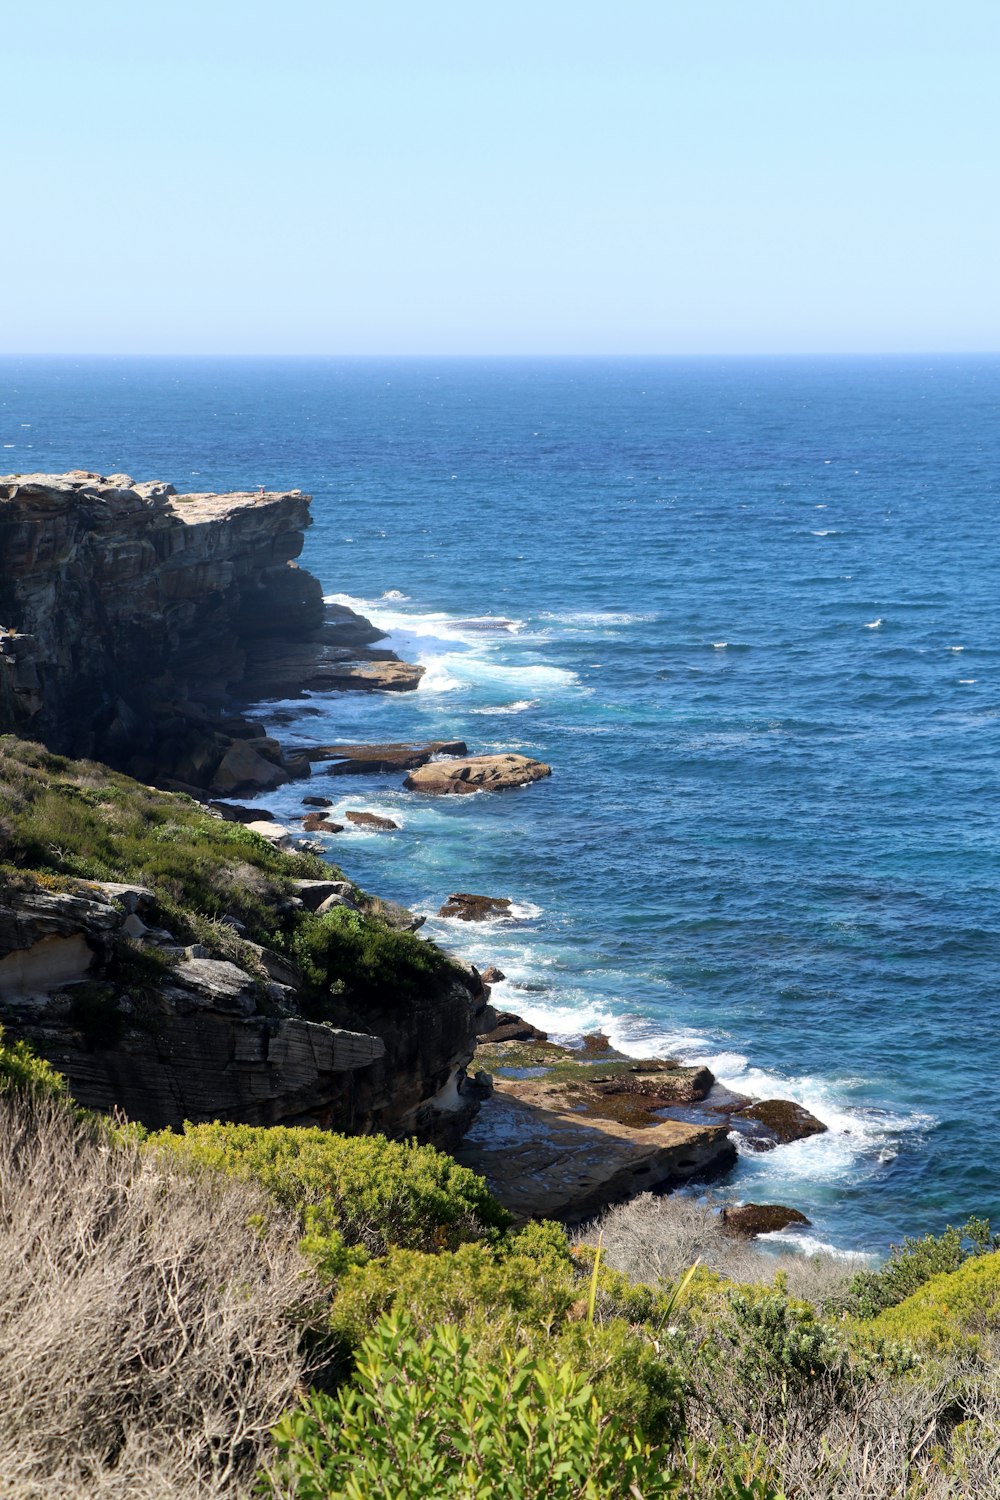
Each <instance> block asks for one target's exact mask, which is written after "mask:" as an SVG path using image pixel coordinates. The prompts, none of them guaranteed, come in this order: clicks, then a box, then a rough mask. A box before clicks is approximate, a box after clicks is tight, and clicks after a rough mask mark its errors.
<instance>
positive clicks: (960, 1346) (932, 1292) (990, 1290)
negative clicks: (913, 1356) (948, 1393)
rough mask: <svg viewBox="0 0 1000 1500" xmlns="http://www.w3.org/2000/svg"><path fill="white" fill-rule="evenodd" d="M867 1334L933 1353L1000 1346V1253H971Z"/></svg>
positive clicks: (985, 1351)
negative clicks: (953, 1268) (894, 1340)
mask: <svg viewBox="0 0 1000 1500" xmlns="http://www.w3.org/2000/svg"><path fill="white" fill-rule="evenodd" d="M865 1331H866V1332H872V1333H874V1334H876V1335H879V1336H882V1337H885V1338H889V1339H897V1340H899V1341H900V1342H901V1343H904V1344H907V1345H910V1346H911V1347H912V1348H914V1349H916V1350H919V1351H922V1352H927V1353H932V1354H941V1353H944V1352H951V1353H956V1354H957V1353H961V1352H963V1351H964V1352H967V1353H969V1354H977V1353H978V1354H982V1355H984V1356H986V1357H989V1356H990V1354H991V1352H992V1351H993V1349H994V1348H997V1347H998V1345H1000V1253H996V1252H994V1253H992V1254H979V1255H970V1256H967V1257H966V1259H965V1261H964V1262H963V1263H962V1264H961V1265H960V1266H959V1267H958V1269H957V1270H955V1271H944V1272H941V1273H940V1274H939V1275H937V1276H932V1277H931V1278H930V1280H929V1281H926V1282H924V1284H923V1286H921V1287H920V1288H919V1289H918V1290H917V1291H915V1292H912V1293H911V1294H910V1296H909V1297H905V1298H904V1299H903V1301H902V1302H897V1303H896V1304H895V1305H894V1306H892V1307H887V1308H885V1309H884V1311H882V1312H881V1313H879V1315H878V1317H877V1318H875V1319H873V1320H872V1322H871V1323H869V1324H866V1325H865Z"/></svg>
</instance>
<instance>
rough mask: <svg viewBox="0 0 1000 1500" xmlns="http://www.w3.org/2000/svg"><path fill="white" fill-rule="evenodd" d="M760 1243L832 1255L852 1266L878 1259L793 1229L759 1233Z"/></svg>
mask: <svg viewBox="0 0 1000 1500" xmlns="http://www.w3.org/2000/svg"><path fill="white" fill-rule="evenodd" d="M757 1242H758V1244H764V1245H773V1246H774V1248H775V1249H776V1250H782V1251H787V1252H789V1253H791V1254H793V1255H803V1256H812V1255H830V1256H832V1257H833V1258H834V1259H835V1260H841V1261H844V1262H845V1263H846V1264H847V1265H851V1266H859V1267H860V1266H866V1265H870V1264H871V1263H872V1262H873V1261H874V1260H876V1259H877V1257H876V1256H874V1255H865V1254H864V1253H863V1252H862V1251H860V1250H841V1249H839V1248H838V1247H837V1246H836V1245H831V1244H829V1242H828V1241H826V1240H818V1239H817V1238H816V1237H815V1235H812V1234H803V1233H802V1232H801V1231H799V1232H798V1233H796V1232H795V1231H793V1230H788V1229H781V1230H772V1231H771V1233H769V1234H759V1235H758V1236H757Z"/></svg>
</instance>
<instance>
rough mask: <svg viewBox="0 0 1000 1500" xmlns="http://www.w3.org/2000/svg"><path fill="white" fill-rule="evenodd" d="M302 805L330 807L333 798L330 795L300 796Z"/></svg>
mask: <svg viewBox="0 0 1000 1500" xmlns="http://www.w3.org/2000/svg"><path fill="white" fill-rule="evenodd" d="M302 806H303V807H332V806H333V798H332V797H303V798H302Z"/></svg>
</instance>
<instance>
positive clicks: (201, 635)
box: [0, 471, 420, 795]
mask: <svg viewBox="0 0 1000 1500" xmlns="http://www.w3.org/2000/svg"><path fill="white" fill-rule="evenodd" d="M310 524H311V518H310V514H309V496H308V495H303V494H301V493H300V492H299V491H298V490H288V491H281V492H274V493H264V492H260V493H255V494H254V493H243V492H239V493H234V494H227V495H211V494H187V495H180V494H177V493H176V491H175V490H174V488H173V486H172V485H170V484H164V483H160V482H152V483H144V484H136V483H134V482H133V480H132V479H130V478H129V477H128V476H127V475H123V474H113V475H110V476H108V477H104V476H101V475H97V474H91V473H86V472H83V471H77V472H73V473H69V474H59V475H46V474H30V475H11V476H8V477H6V478H3V479H0V731H8V730H11V731H13V732H15V733H17V734H21V735H26V736H28V737H31V738H33V739H38V740H41V741H43V742H44V743H45V744H47V745H48V746H49V747H50V748H52V749H55V750H58V751H60V752H63V753H66V754H72V755H86V756H89V757H92V758H95V759H100V760H104V761H107V762H108V763H109V764H112V765H115V766H118V767H120V768H122V769H126V770H129V771H130V772H131V773H132V774H134V775H137V776H138V777H140V778H141V779H143V780H146V781H151V780H156V781H158V782H160V783H161V784H166V785H169V784H170V783H171V782H173V783H175V784H179V785H180V786H182V787H186V788H187V787H191V788H195V789H198V788H211V789H212V790H214V791H217V792H221V793H223V794H227V795H228V794H230V793H232V792H234V791H240V790H242V789H250V790H257V789H261V788H264V789H266V788H269V787H272V786H275V785H278V784H279V783H280V782H282V781H286V780H288V778H289V776H290V775H295V774H300V775H308V774H309V765H308V762H307V761H306V760H305V759H304V758H303V757H298V758H291V757H286V756H285V755H284V754H283V753H282V750H281V747H280V745H278V743H277V742H276V741H275V740H272V739H270V738H269V737H268V736H267V735H266V734H265V733H264V731H263V730H262V729H261V728H260V727H259V726H257V725H251V724H248V723H247V722H246V720H244V719H242V718H240V717H239V716H238V715H233V714H231V713H230V714H227V713H226V711H225V709H226V704H227V703H228V702H229V701H230V700H231V699H233V698H234V696H236V697H242V698H243V699H244V700H247V699H249V698H251V697H255V698H260V697H266V696H268V695H270V694H279V693H280V694H281V695H282V696H285V695H288V694H292V693H296V692H301V691H302V690H304V689H305V688H307V687H309V686H317V685H322V686H326V687H338V688H360V689H364V690H372V689H376V690H400V689H406V688H413V687H415V686H416V685H417V683H418V682H419V679H420V668H415V667H411V666H409V665H408V664H406V663H402V662H399V661H398V659H397V658H396V657H395V656H394V655H393V653H391V652H387V651H384V650H373V649H372V644H371V643H372V642H373V641H374V640H377V639H379V638H380V632H379V631H377V630H376V628H375V627H374V626H372V625H371V624H370V622H368V621H366V620H363V619H362V618H361V617H360V616H357V615H354V614H353V613H352V612H351V611H350V610H345V609H344V608H343V607H342V606H333V605H331V606H325V605H324V601H323V595H322V589H321V587H320V584H319V581H318V580H317V579H316V578H314V577H313V576H312V575H311V574H310V573H308V572H306V571H305V570H304V569H302V568H299V567H297V566H296V563H295V559H296V558H297V557H298V556H299V554H300V552H301V550H302V546H303V534H304V532H305V530H306V528H307V527H308V526H309V525H310Z"/></svg>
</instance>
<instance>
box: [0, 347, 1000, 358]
mask: <svg viewBox="0 0 1000 1500" xmlns="http://www.w3.org/2000/svg"><path fill="white" fill-rule="evenodd" d="M997 357H1000V348H995V349H993V348H990V349H934V348H929V349H846V350H842V349H799V350H788V349H784V350H767V349H753V350H746V349H742V350H711V351H685V352H683V353H680V352H670V353H667V352H656V353H651V352H649V351H644V352H640V351H617V352H614V353H610V352H608V353H602V352H596V351H595V352H575V353H568V352H565V351H563V352H558V351H556V352H552V351H539V350H535V351H526V352H518V353H511V352H507V353H497V352H495V351H489V350H486V351H477V352H475V353H472V352H465V353H435V352H433V351H428V352H424V351H421V352H404V353H401V352H399V351H392V350H382V351H375V352H368V353H357V352H353V353H323V354H317V353H302V352H299V353H290V352H283V353H278V352H268V353H264V352H246V351H244V352H242V353H233V352H227V351H224V350H212V351H200V352H189V351H172V352H162V351H155V352H154V351H149V350H145V351H141V352H139V351H134V350H130V351H123V350H115V351H109V350H99V351H94V350H27V351H24V350H0V360H7V359H94V360H97V359H148V360H168V359H190V360H196V359H218V360H223V359H226V360H264V359H272V360H280V359H284V360H377V359H382V360H387V359H388V360H485V359H490V360H527V359H531V360H596V359H621V360H686V359H695V360H708V359H996V358H997Z"/></svg>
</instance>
